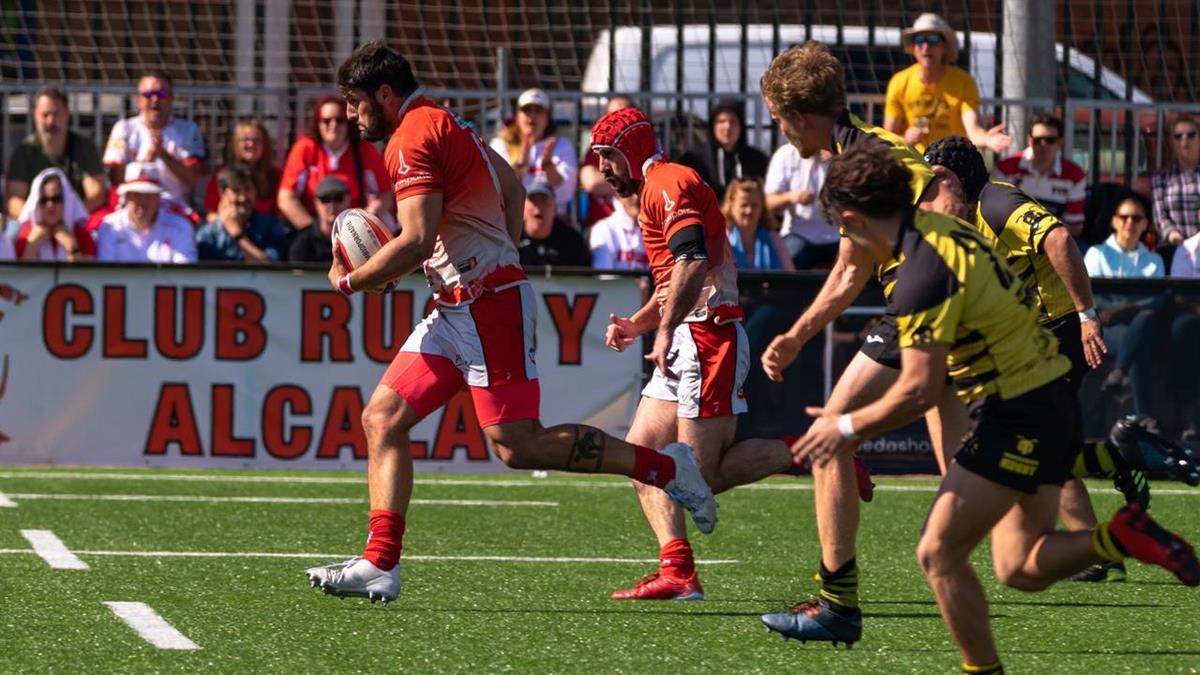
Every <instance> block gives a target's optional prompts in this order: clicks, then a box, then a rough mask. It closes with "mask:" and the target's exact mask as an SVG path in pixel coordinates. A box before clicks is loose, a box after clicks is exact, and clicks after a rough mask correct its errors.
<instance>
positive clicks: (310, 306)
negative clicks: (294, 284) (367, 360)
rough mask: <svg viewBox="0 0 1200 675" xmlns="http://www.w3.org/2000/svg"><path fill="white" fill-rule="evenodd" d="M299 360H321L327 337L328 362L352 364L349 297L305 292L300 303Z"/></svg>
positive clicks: (326, 292) (319, 292)
mask: <svg viewBox="0 0 1200 675" xmlns="http://www.w3.org/2000/svg"><path fill="white" fill-rule="evenodd" d="M300 307H301V313H300V360H301V361H324V360H325V358H324V355H325V354H324V346H325V338H326V337H328V338H329V359H328V360H330V361H353V360H354V357H353V356H352V355H351V354H350V330H349V329H348V328H347V327H346V325H347V324H348V323H349V322H350V298H347V297H346V296H344V295H342V294H341V293H338V292H337V291H304V292H303V293H302V294H301V300H300Z"/></svg>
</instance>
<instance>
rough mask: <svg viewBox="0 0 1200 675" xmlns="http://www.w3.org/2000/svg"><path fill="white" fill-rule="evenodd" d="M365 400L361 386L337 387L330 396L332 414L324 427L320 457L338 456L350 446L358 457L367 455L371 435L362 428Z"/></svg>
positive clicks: (329, 414)
mask: <svg viewBox="0 0 1200 675" xmlns="http://www.w3.org/2000/svg"><path fill="white" fill-rule="evenodd" d="M362 412H363V400H362V393H361V392H360V391H359V390H358V387H334V388H333V395H332V396H331V397H330V398H329V413H328V414H327V415H326V417H325V428H324V429H322V430H321V444H320V446H319V447H318V448H317V459H333V460H336V459H338V455H340V454H341V452H342V448H343V447H345V446H350V447H351V448H352V449H353V450H354V459H366V458H367V436H366V434H364V433H363V428H362Z"/></svg>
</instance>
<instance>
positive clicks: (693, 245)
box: [667, 225, 708, 262]
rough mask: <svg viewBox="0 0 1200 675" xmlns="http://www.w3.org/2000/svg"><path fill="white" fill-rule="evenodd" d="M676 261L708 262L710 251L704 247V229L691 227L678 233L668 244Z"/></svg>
mask: <svg viewBox="0 0 1200 675" xmlns="http://www.w3.org/2000/svg"><path fill="white" fill-rule="evenodd" d="M667 247H668V248H670V249H671V255H673V256H675V261H676V262H678V261H680V260H708V249H707V248H706V247H705V246H704V228H702V227H700V226H699V225H689V226H688V227H685V228H683V229H681V230H679V231H678V232H676V233H675V234H674V235H673V236H672V237H671V240H670V241H668V242H667Z"/></svg>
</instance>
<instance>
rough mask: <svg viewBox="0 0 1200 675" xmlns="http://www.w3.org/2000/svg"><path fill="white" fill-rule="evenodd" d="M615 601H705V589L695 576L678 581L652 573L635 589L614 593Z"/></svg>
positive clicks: (639, 581)
mask: <svg viewBox="0 0 1200 675" xmlns="http://www.w3.org/2000/svg"><path fill="white" fill-rule="evenodd" d="M612 599H613V600H703V599H704V589H703V588H701V587H700V579H699V577H697V575H695V574H693V575H692V576H691V578H689V579H676V578H675V577H669V576H667V575H665V574H663V573H662V572H658V571H655V572H651V573H650V574H647V575H646V576H644V577H642V578H641V579H639V580H638V582H637V583H636V584H634V585H633V588H622V589H620V590H617V591H613V594H612Z"/></svg>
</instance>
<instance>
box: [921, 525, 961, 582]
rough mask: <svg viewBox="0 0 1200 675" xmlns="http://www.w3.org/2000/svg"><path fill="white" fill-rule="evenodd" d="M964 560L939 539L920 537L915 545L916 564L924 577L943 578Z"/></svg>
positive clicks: (926, 536)
mask: <svg viewBox="0 0 1200 675" xmlns="http://www.w3.org/2000/svg"><path fill="white" fill-rule="evenodd" d="M964 559H965V558H963V557H962V556H959V555H957V554H956V553H955V552H954V550H953V548H952V547H950V546H948V545H947V544H946V542H945V541H944V540H942V539H941V538H939V537H931V536H929V535H922V537H921V541H919V542H918V543H917V564H919V565H920V566H921V571H922V572H924V573H925V576H926V577H938V576H945V575H947V574H948V573H949V572H950V570H952V569H953V568H954V567H955V566H957V565H959V564H961V563H962V562H963V560H964Z"/></svg>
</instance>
